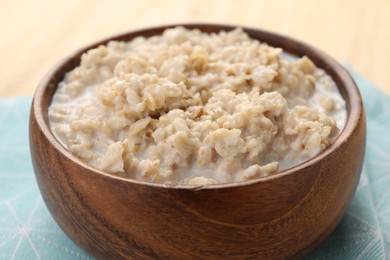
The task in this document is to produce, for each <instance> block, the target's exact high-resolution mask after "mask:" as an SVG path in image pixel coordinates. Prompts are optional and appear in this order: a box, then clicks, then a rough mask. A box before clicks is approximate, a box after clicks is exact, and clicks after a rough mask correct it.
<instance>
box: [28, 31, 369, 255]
mask: <svg viewBox="0 0 390 260" xmlns="http://www.w3.org/2000/svg"><path fill="white" fill-rule="evenodd" d="M184 26H185V27H187V28H198V29H200V30H202V31H204V32H217V31H220V30H231V29H233V28H234V26H226V25H213V24H187V25H184ZM167 27H172V26H162V27H156V28H151V29H145V30H139V31H132V32H129V33H124V34H121V35H118V36H115V37H112V38H109V39H106V40H104V41H100V42H97V43H95V44H92V45H90V46H87V47H85V48H82V49H81V50H79V51H77V52H76V53H74V54H72V55H70V56H68V57H66V58H65V59H64V60H62V61H61V62H59V63H58V64H57V65H56V66H55V67H54V68H53V69H52V70H51V71H50V72H49V73H48V74H47V75H46V77H45V78H44V79H43V80H42V82H41V83H40V84H39V86H38V88H37V90H36V93H35V96H34V100H33V102H32V106H31V115H30V149H31V156H32V161H33V164H34V170H35V174H36V178H37V181H38V184H39V188H40V190H41V193H42V196H43V199H44V201H45V202H46V205H47V207H48V208H49V210H50V212H51V214H52V215H53V217H54V219H55V220H56V221H57V223H58V224H59V225H60V227H61V228H62V229H63V230H64V231H65V233H66V234H67V235H68V236H69V237H70V238H71V239H72V240H73V241H74V242H75V243H76V244H77V245H79V246H80V247H81V248H83V249H85V250H86V251H87V252H89V253H90V254H92V255H93V256H96V257H99V258H134V259H149V258H153V259H155V258H167V259H176V258H177V259H190V258H194V259H198V258H209V259H215V258H227V257H229V258H267V259H270V258H287V257H291V258H294V257H302V256H304V255H305V254H307V253H308V252H310V251H311V250H312V249H314V248H315V247H316V246H317V245H319V244H320V243H321V242H322V241H323V240H324V239H325V238H326V237H327V236H328V235H329V234H330V233H331V232H332V231H333V230H334V228H335V227H336V225H337V224H338V223H339V222H340V220H341V218H342V216H343V214H344V212H345V210H346V208H347V207H348V204H349V203H350V201H351V199H352V197H353V195H354V192H355V189H356V186H357V184H358V181H359V176H360V172H361V168H362V162H363V157H364V149H365V136H366V125H365V115H364V109H363V105H362V99H361V96H360V94H359V91H358V89H357V87H356V84H355V83H354V81H353V80H352V78H351V76H350V75H349V74H348V73H347V71H346V70H345V69H344V68H343V67H342V66H341V65H340V64H339V63H337V62H336V61H335V60H333V59H332V58H330V57H329V56H328V55H326V54H325V53H323V52H321V51H319V50H317V49H315V48H313V47H311V46H309V45H307V44H304V43H302V42H299V41H296V40H294V39H291V38H288V37H284V36H280V35H277V34H274V33H270V32H266V31H262V30H258V29H251V28H244V30H245V31H246V32H247V33H248V34H249V35H250V36H251V37H253V38H255V39H258V40H260V41H262V42H267V43H268V44H270V45H272V46H277V47H281V48H283V49H284V50H286V51H287V52H290V53H292V54H295V55H298V56H303V55H307V56H308V57H310V58H311V59H312V60H313V61H314V63H315V64H316V65H317V66H318V67H320V68H323V69H324V70H325V71H326V72H327V73H328V74H329V75H331V76H332V77H333V79H334V81H335V82H336V83H337V85H338V87H339V89H340V92H341V94H342V96H343V97H344V99H345V101H346V105H347V111H348V119H347V123H346V126H345V128H344V129H343V130H342V132H341V133H340V135H339V136H338V137H337V139H336V140H335V142H334V143H333V144H332V145H331V146H330V147H329V148H328V149H326V150H325V151H324V152H322V153H321V154H319V155H317V156H316V157H314V158H312V159H310V160H308V161H306V162H304V163H302V164H299V165H297V166H295V167H292V168H290V169H287V170H285V171H282V172H280V173H278V174H276V175H274V176H270V177H266V178H261V179H258V180H251V181H244V182H238V183H228V184H220V185H215V186H198V187H194V186H181V185H178V186H174V187H169V186H166V185H160V184H151V183H144V182H141V181H136V180H129V179H123V178H120V177H115V176H112V175H109V174H106V173H104V172H101V171H98V170H96V169H94V168H92V167H90V166H88V165H86V164H85V163H83V162H81V161H80V160H79V159H78V158H76V157H75V156H73V155H72V154H71V153H70V152H69V151H68V150H67V149H66V148H64V147H63V146H62V145H61V144H60V143H59V141H58V140H57V139H56V138H55V137H54V135H53V133H52V132H51V130H50V127H49V122H48V106H49V104H50V102H51V99H52V96H53V93H54V92H55V90H56V88H57V84H58V83H59V82H60V81H61V80H62V79H63V77H64V74H65V73H66V72H67V71H69V70H71V69H73V68H74V67H76V66H77V65H78V64H79V63H80V55H81V54H82V53H83V52H85V51H86V50H88V49H90V48H94V47H96V46H98V45H100V44H105V43H107V41H108V40H124V41H129V40H131V39H132V38H134V37H136V36H139V35H143V36H151V35H155V34H160V33H161V32H162V31H163V30H164V29H166V28H167Z"/></svg>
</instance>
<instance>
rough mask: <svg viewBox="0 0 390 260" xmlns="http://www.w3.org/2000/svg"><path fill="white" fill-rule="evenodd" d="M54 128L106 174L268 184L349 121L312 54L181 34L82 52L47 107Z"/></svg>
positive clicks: (228, 35) (241, 37)
mask: <svg viewBox="0 0 390 260" xmlns="http://www.w3.org/2000/svg"><path fill="white" fill-rule="evenodd" d="M49 119H50V125H51V128H52V131H53V132H54V134H55V135H56V136H57V137H58V139H59V140H61V141H62V143H63V144H64V145H65V146H66V147H67V148H68V149H69V150H70V151H71V152H72V153H73V154H74V155H76V156H77V157H79V158H80V159H81V160H83V161H84V162H86V163H88V164H90V165H92V166H93V167H96V168H98V169H100V170H102V171H105V172H108V173H111V174H115V175H118V176H122V177H125V178H133V179H138V180H142V181H147V182H157V183H166V184H169V183H183V184H189V185H205V184H215V183H226V182H233V181H241V180H248V179H253V178H259V177H262V176H268V175H270V174H274V173H276V172H278V171H280V170H283V169H286V168H288V167H291V166H293V165H296V164H298V163H301V162H303V161H305V160H307V159H309V158H311V157H313V156H315V155H317V154H318V153H320V152H321V151H323V150H324V149H325V148H326V147H328V146H329V145H330V144H331V143H332V141H333V140H334V138H335V137H336V135H337V134H338V132H339V130H340V129H341V128H342V127H343V126H344V124H345V120H346V109H345V103H344V100H343V99H342V97H341V95H340V94H339V92H338V90H337V87H336V85H335V83H334V82H333V80H332V79H331V78H330V77H329V76H328V75H327V74H326V73H325V72H324V71H323V70H321V69H318V68H316V66H315V65H314V64H313V62H312V61H311V60H310V59H308V58H307V57H302V58H295V57H291V56H289V55H287V54H285V53H282V49H280V48H274V47H270V46H268V45H266V44H263V43H260V42H259V41H257V40H253V39H251V38H249V36H248V35H247V34H246V33H244V32H243V31H242V30H241V29H239V28H238V29H235V30H233V31H230V32H220V33H218V34H206V33H202V32H200V31H198V30H188V29H185V28H183V27H177V28H172V29H168V30H166V31H165V32H164V33H163V34H162V35H159V36H153V37H150V38H143V37H138V38H136V39H134V40H132V41H130V42H116V41H112V42H109V43H108V44H107V46H100V47H98V48H96V49H92V50H89V51H88V52H87V53H85V54H83V56H82V59H81V64H80V65H79V66H78V67H76V68H75V69H73V70H72V71H70V72H68V73H67V74H66V76H65V78H64V80H63V81H62V82H61V83H60V84H59V86H58V89H57V91H56V93H55V95H54V97H53V100H52V103H51V106H50V108H49Z"/></svg>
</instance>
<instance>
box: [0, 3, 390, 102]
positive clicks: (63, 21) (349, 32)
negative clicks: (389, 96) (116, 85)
mask: <svg viewBox="0 0 390 260" xmlns="http://www.w3.org/2000/svg"><path fill="white" fill-rule="evenodd" d="M389 10H390V1H388V0H374V1H368V0H327V1H311V0H286V1H266V0H259V1H250V0H242V1H224V0H207V1H197V0H183V1H181V0H180V1H179V0H167V1H151V0H142V1H141V0H132V1H128V0H116V1H104V0H85V1H78V0H67V1H65V0H62V1H49V0H36V1H28V0H18V1H12V0H2V1H1V4H0V35H1V41H0V57H1V59H0V96H14V95H32V94H33V92H34V90H35V88H36V86H37V84H38V82H39V81H40V79H41V78H42V77H43V75H44V74H45V73H46V71H47V70H48V69H49V68H50V67H51V66H52V65H53V64H55V63H56V62H57V61H58V60H60V59H61V58H63V57H64V56H66V55H68V54H69V53H71V52H73V51H74V50H75V49H78V48H79V47H80V46H84V45H85V44H87V43H89V42H92V41H96V40H98V39H101V38H105V37H108V36H110V35H112V34H116V33H119V32H122V31H127V30H130V29H136V28H142V27H145V26H151V25H154V26H157V25H161V24H166V23H177V22H218V23H233V24H240V25H246V26H252V27H258V28H262V29H267V30H271V31H275V32H278V33H283V34H286V35H290V36H293V37H295V38H298V39H301V40H303V41H305V42H308V43H310V44H312V45H314V46H317V47H318V48H320V49H322V50H324V51H325V52H327V53H329V54H330V55H331V56H333V57H334V58H336V59H337V60H339V61H343V62H348V63H349V64H351V65H352V66H353V68H355V69H357V70H358V71H359V72H361V73H362V74H363V75H364V76H366V77H367V78H368V79H370V80H372V81H373V82H374V83H376V84H377V85H378V86H379V87H381V88H382V89H384V90H385V91H387V92H388V93H390V79H389V77H388V67H389V66H388V62H389V58H390V48H389V46H390V34H389V33H388V27H389V25H390V15H388V11H389Z"/></svg>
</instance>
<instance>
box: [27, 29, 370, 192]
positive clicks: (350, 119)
mask: <svg viewBox="0 0 390 260" xmlns="http://www.w3.org/2000/svg"><path fill="white" fill-rule="evenodd" d="M176 26H183V27H186V28H189V29H200V30H201V31H206V32H209V33H210V32H217V31H230V30H233V29H235V28H237V27H239V28H242V29H243V30H244V31H245V32H246V33H248V34H249V35H250V36H251V37H253V36H254V35H255V34H261V35H262V37H263V36H267V37H270V38H271V39H273V40H264V41H263V40H262V39H260V40H259V39H257V40H259V41H261V42H265V43H267V44H269V45H270V46H273V47H280V46H278V45H280V43H281V42H284V43H285V44H287V45H286V46H284V47H285V48H283V50H285V49H287V52H293V54H296V53H300V54H304V55H306V56H308V57H309V58H311V59H312V60H313V57H315V59H316V60H317V61H320V63H321V64H317V63H316V62H314V63H315V64H316V66H317V67H320V68H322V69H324V70H325V71H326V72H327V73H328V74H329V75H331V76H332V78H333V80H335V81H336V85H337V87H338V89H339V91H340V93H341V95H342V97H343V99H344V100H345V102H346V109H347V120H346V122H345V126H344V128H343V129H341V131H340V133H339V134H338V136H337V137H336V139H335V140H334V142H333V143H332V144H331V145H330V146H329V147H327V148H326V149H325V150H324V151H322V152H320V153H319V154H318V155H316V156H314V157H312V158H310V159H308V160H305V161H304V162H302V163H299V164H297V165H294V166H292V167H290V168H287V169H285V170H282V171H280V172H278V173H276V174H273V175H270V176H266V177H261V178H257V179H253V180H244V181H238V182H229V183H220V184H211V185H187V184H161V183H152V182H146V181H140V180H136V179H129V178H124V177H120V176H116V175H114V174H109V173H106V172H104V171H101V170H98V169H96V168H94V167H92V166H90V165H88V164H87V163H85V162H83V161H81V160H80V159H79V158H78V157H76V156H75V155H73V154H72V153H71V152H70V151H69V150H68V149H67V148H66V147H65V146H63V145H62V143H61V142H60V141H59V140H58V139H57V138H56V137H55V135H54V134H53V132H52V131H51V129H50V126H49V121H48V107H49V105H50V102H51V99H52V97H53V94H54V92H55V89H56V88H57V85H58V82H59V81H61V80H62V78H63V76H64V75H65V74H66V72H68V71H69V69H66V70H64V68H67V67H71V68H74V67H75V66H72V65H71V64H72V63H73V65H78V64H79V62H75V59H76V60H78V61H79V60H80V57H81V55H82V53H84V52H85V51H87V50H89V49H91V48H95V47H97V46H99V45H102V44H106V43H108V42H109V41H111V40H122V39H124V38H128V37H131V38H134V37H136V36H140V35H141V36H145V37H150V36H152V35H158V34H159V33H158V32H162V31H163V30H165V29H167V28H172V27H176ZM270 41H271V42H273V41H277V42H279V44H276V45H275V44H271V43H269V42H270ZM321 65H322V66H321ZM63 70H64V71H65V72H63ZM56 77H57V78H59V79H58V80H57V84H53V82H52V81H53V80H54V81H55V78H56ZM340 83H342V86H341V87H340ZM50 89H52V93H51V94H50V95H48V94H47V92H48V91H50ZM45 104H47V106H46V108H45ZM32 113H34V117H35V120H36V123H37V127H39V129H40V131H41V132H42V134H43V136H44V137H45V138H46V139H47V141H48V143H50V145H52V146H53V147H54V148H55V149H56V150H57V151H58V152H60V153H61V154H62V155H63V156H65V157H67V159H68V160H70V161H72V162H73V163H75V164H77V165H79V166H80V167H82V168H86V169H87V170H88V171H85V173H87V172H91V173H92V174H97V175H101V176H102V177H104V178H109V179H112V180H115V181H120V182H127V183H129V184H132V185H142V186H149V187H155V188H163V189H183V190H205V189H206V190H208V189H223V188H234V187H241V186H247V185H253V184H256V183H261V182H267V181H270V180H275V179H279V178H282V177H284V176H286V175H291V174H294V173H295V172H297V171H300V170H302V169H304V168H306V167H309V166H313V165H315V164H318V163H319V162H320V161H321V160H323V159H324V158H326V157H327V156H329V155H330V154H331V153H332V152H333V151H335V150H338V149H340V148H341V146H342V145H343V144H344V143H345V142H347V140H348V139H349V138H350V137H351V135H352V134H353V132H354V131H355V130H356V128H357V126H358V124H359V122H360V118H361V117H362V116H364V109H363V102H362V97H361V95H360V92H359V89H358V87H357V85H356V83H355V81H354V80H353V79H352V77H351V75H350V74H349V73H348V72H347V70H346V69H345V68H344V67H343V66H342V65H341V64H340V63H338V62H337V61H336V60H335V59H333V58H332V57H330V56H329V55H328V54H326V53H324V52H323V51H321V50H319V49H317V48H315V47H313V46H311V45H309V44H307V43H304V42H302V41H300V40H297V39H295V38H292V37H290V36H285V35H281V34H279V33H274V32H270V31H268V30H264V29H259V28H254V27H248V26H240V25H232V24H218V23H177V24H167V25H161V26H150V27H145V28H141V29H136V30H129V31H125V32H123V33H119V34H115V35H112V36H109V37H106V38H104V39H101V40H98V41H96V42H93V43H91V44H88V45H85V46H84V47H82V48H79V49H78V50H76V51H74V52H72V53H71V54H69V55H68V56H65V57H64V58H62V59H61V60H60V61H59V62H57V64H55V65H54V66H53V67H52V68H51V69H50V70H49V71H48V72H47V73H46V75H45V76H44V77H43V79H42V80H41V81H40V82H39V84H38V86H37V89H36V91H35V93H34V97H33V100H32V104H31V115H30V123H31V119H32V116H33V115H32ZM29 131H30V132H31V126H30V130H29ZM30 138H31V136H30ZM31 141H32V140H30V142H31ZM80 174H83V173H80Z"/></svg>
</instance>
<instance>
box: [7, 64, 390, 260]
mask: <svg viewBox="0 0 390 260" xmlns="http://www.w3.org/2000/svg"><path fill="white" fill-rule="evenodd" d="M349 70H350V72H351V74H352V75H353V77H354V79H355V80H356V82H357V84H358V85H359V88H360V90H361V92H362V95H363V99H364V104H365V107H366V111H367V120H368V124H367V125H368V136H367V151H366V158H365V162H364V167H363V172H362V177H361V180H360V184H359V187H358V189H357V192H356V195H355V198H354V199H353V202H352V204H351V206H350V207H349V209H348V212H347V213H346V215H345V217H344V218H343V220H342V222H341V224H340V225H339V226H338V227H337V229H336V230H335V231H334V232H333V234H332V235H331V236H330V237H329V238H328V239H327V240H326V241H325V242H324V243H323V244H322V245H321V246H319V247H318V248H317V249H316V250H315V251H314V252H312V253H311V254H310V255H309V256H308V257H307V259H386V258H390V189H389V188H388V187H390V135H389V134H388V133H389V131H390V120H389V118H390V97H389V96H387V95H385V94H384V93H383V92H381V91H380V90H379V89H377V88H375V86H373V85H372V84H370V83H369V82H367V81H366V80H365V79H364V78H363V77H361V76H360V75H359V74H357V73H356V72H354V71H352V70H351V69H349ZM30 103H31V97H23V98H7V99H0V259H89V258H91V257H90V256H89V255H88V254H87V253H85V252H84V251H82V250H81V249H80V248H78V247H77V246H76V245H75V244H74V243H73V242H72V241H71V240H70V239H69V238H68V237H67V236H66V235H65V234H64V233H63V232H62V231H61V229H60V228H59V227H58V225H57V224H56V223H55V221H54V220H53V219H52V217H51V215H50V214H49V212H48V210H47V208H46V206H45V204H44V202H43V201H42V198H41V195H40V193H39V190H38V187H37V184H36V181H35V176H34V172H33V169H32V165H31V160H30V154H29V146H28V117H29V109H30Z"/></svg>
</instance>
